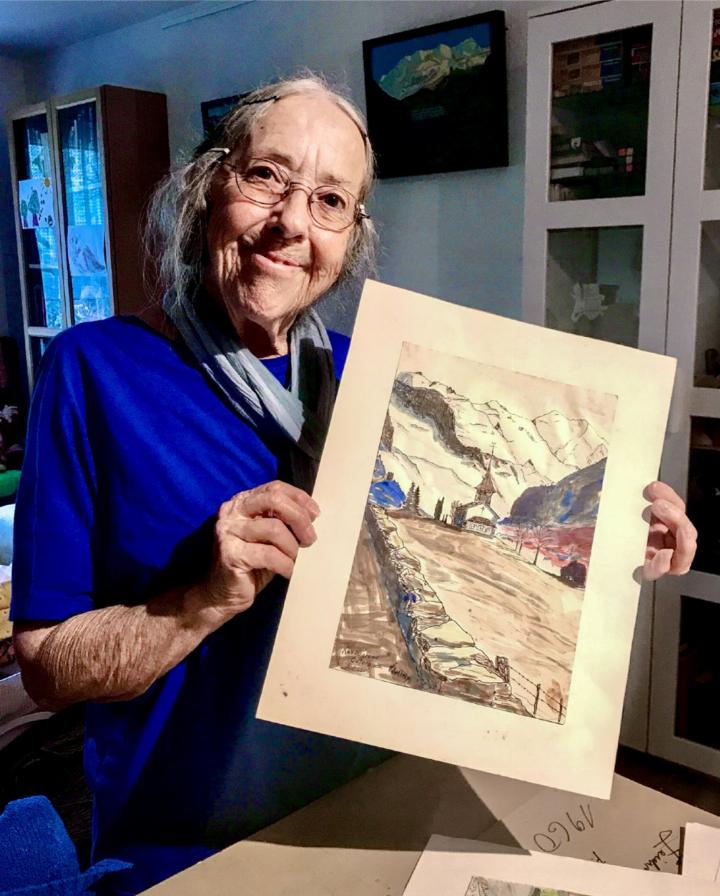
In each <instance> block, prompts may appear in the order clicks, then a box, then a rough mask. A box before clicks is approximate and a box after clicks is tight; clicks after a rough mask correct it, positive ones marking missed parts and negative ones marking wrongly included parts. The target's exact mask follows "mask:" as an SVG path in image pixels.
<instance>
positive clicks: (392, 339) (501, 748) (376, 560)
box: [258, 281, 675, 797]
mask: <svg viewBox="0 0 720 896" xmlns="http://www.w3.org/2000/svg"><path fill="white" fill-rule="evenodd" d="M674 369H675V362H674V360H673V359H670V358H667V357H663V356H657V355H651V354H648V353H645V352H640V351H636V350H633V349H628V348H625V347H622V346H618V345H611V344H608V343H602V342H597V341H593V340H590V339H585V338H582V337H576V336H571V335H568V334H564V333H559V332H555V331H552V330H546V329H544V328H542V327H535V326H532V325H529V324H524V323H519V322H517V321H512V320H507V319H505V318H501V317H496V316H494V315H489V314H485V313H482V312H479V311H472V310H470V309H467V308H462V307H459V306H456V305H451V304H447V303H444V302H441V301H438V300H435V299H430V298H427V297H425V296H421V295H418V294H415V293H410V292H408V291H406V290H401V289H396V288H394V287H389V286H385V285H382V284H379V283H374V282H370V281H369V282H368V283H367V285H366V287H365V290H364V293H363V298H362V302H361V306H360V310H359V313H358V318H357V323H356V327H355V332H354V336H353V341H352V345H351V348H350V354H349V357H348V361H347V366H346V368H345V373H344V375H343V380H342V384H341V387H340V393H339V396H338V401H337V405H336V408H335V413H334V416H333V421H332V425H331V429H330V433H329V435H328V439H327V443H326V447H325V452H324V455H323V459H322V463H321V466H320V473H319V476H318V480H317V485H316V488H315V492H314V496H315V498H316V500H317V501H318V503H319V505H320V507H321V510H322V514H321V516H320V518H319V520H318V521H317V523H316V530H317V533H318V541H317V542H316V544H315V545H314V546H313V547H312V548H310V549H308V550H304V551H302V552H301V554H300V557H299V558H298V561H297V563H296V567H295V572H294V575H293V578H292V581H291V584H290V589H289V593H288V596H287V599H286V603H285V607H284V611H283V616H282V620H281V623H280V628H279V632H278V636H277V639H276V643H275V648H274V652H273V656H272V659H271V662H270V667H269V671H268V675H267V678H266V682H265V687H264V690H263V694H262V698H261V701H260V705H259V710H258V715H259V717H260V718H263V719H267V720H270V721H275V722H280V723H283V724H289V725H295V726H297V727H301V728H307V729H310V730H315V731H320V732H325V733H327V734H334V735H338V736H340V737H345V738H350V739H354V740H359V741H364V742H366V743H370V744H376V745H380V746H384V747H389V748H391V749H395V750H398V751H401V752H405V753H412V754H416V755H418V756H425V757H428V758H432V759H438V760H440V761H443V762H450V763H453V764H458V765H462V766H465V767H468V768H471V769H478V770H482V771H487V772H491V773H493V774H499V775H503V776H507V777H512V778H516V779H520V780H524V781H528V782H534V783H537V784H542V785H544V786H549V787H557V788H563V789H567V790H571V791H575V792H582V793H587V794H591V795H593V796H600V797H607V796H609V792H610V786H611V780H612V771H613V765H614V759H615V751H616V747H617V739H618V732H619V727H620V716H621V708H622V702H623V695H624V691H625V681H626V676H627V667H628V661H629V654H630V647H631V642H632V635H633V626H634V619H635V612H636V608H637V600H638V595H639V584H638V569H639V567H640V566H641V564H642V562H643V556H644V547H645V541H646V538H647V523H646V522H645V521H643V519H642V514H643V511H644V509H645V508H646V506H647V502H646V501H645V499H644V498H643V495H642V492H643V489H644V487H645V486H646V485H647V484H648V483H649V482H651V481H652V480H653V479H654V478H656V476H657V471H658V466H659V459H660V453H661V449H662V443H663V436H664V430H665V422H666V418H667V412H668V406H669V401H670V394H671V390H672V382H673V375H674ZM591 555H592V556H591Z"/></svg>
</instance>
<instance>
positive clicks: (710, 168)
mask: <svg viewBox="0 0 720 896" xmlns="http://www.w3.org/2000/svg"><path fill="white" fill-rule="evenodd" d="M709 72H710V76H709V84H708V100H707V126H706V131H705V189H706V190H717V189H718V188H720V9H714V10H713V14H712V36H711V39H710V68H709Z"/></svg>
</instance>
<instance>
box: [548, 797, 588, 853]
mask: <svg viewBox="0 0 720 896" xmlns="http://www.w3.org/2000/svg"><path fill="white" fill-rule="evenodd" d="M565 819H567V823H566V821H565ZM594 827H595V821H594V819H593V815H592V810H591V809H590V803H585V805H582V804H580V805H579V806H578V809H577V811H573V813H572V814H570V812H566V813H565V815H564V817H563V818H562V820H561V821H551V822H550V824H549V825H548V826H547V833H545V832H542V831H541V832H539V833H537V834H535V835H534V836H533V840H534V842H535V846H537V848H538V849H541V850H542V851H543V852H556V851H557V850H558V849H560V847H561V846H562V845H563V843H569V842H570V841H571V840H572V838H573V836H576V835H577V834H582V833H583V832H584V831H586V830H588V829H591V830H592V828H594Z"/></svg>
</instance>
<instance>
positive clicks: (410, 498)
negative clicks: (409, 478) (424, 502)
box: [403, 482, 416, 512]
mask: <svg viewBox="0 0 720 896" xmlns="http://www.w3.org/2000/svg"><path fill="white" fill-rule="evenodd" d="M415 491H416V486H415V483H414V482H413V483H411V484H410V488H409V489H408V491H407V495H406V496H405V502H404V503H403V510H409V511H411V512H412V511H413V510H414V509H415Z"/></svg>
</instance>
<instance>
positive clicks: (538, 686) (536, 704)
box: [533, 683, 540, 716]
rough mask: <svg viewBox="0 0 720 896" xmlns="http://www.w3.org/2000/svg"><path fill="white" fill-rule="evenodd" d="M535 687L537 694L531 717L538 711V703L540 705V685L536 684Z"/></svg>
mask: <svg viewBox="0 0 720 896" xmlns="http://www.w3.org/2000/svg"><path fill="white" fill-rule="evenodd" d="M536 687H537V692H536V694H535V707H534V709H533V715H534V716H536V715H537V711H538V703H540V683H538V684H537V685H536Z"/></svg>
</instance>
